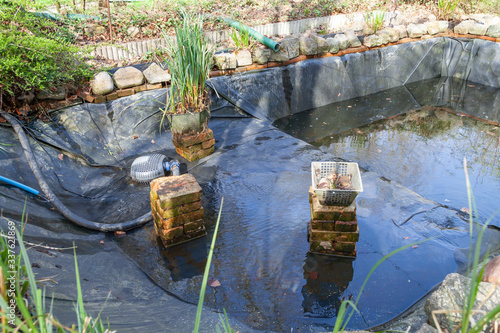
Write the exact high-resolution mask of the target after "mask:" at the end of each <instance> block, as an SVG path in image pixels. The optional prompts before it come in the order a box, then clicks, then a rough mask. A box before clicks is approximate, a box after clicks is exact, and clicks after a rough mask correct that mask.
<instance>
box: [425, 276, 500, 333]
mask: <svg viewBox="0 0 500 333" xmlns="http://www.w3.org/2000/svg"><path fill="white" fill-rule="evenodd" d="M469 289H470V279H469V278H467V277H465V276H463V275H460V274H457V273H452V274H449V275H447V276H446V278H445V279H444V281H443V283H442V284H441V286H440V287H439V288H438V290H436V291H435V292H434V293H432V295H431V296H429V298H428V299H427V302H426V303H425V307H424V310H425V313H426V314H427V317H428V318H429V322H430V323H431V325H432V326H435V323H434V320H433V316H432V313H433V311H441V312H445V313H437V312H435V315H436V317H437V320H438V323H439V326H441V327H442V328H445V329H447V330H448V331H450V332H454V328H455V327H458V325H460V324H461V322H462V314H461V310H462V305H463V304H464V298H467V297H468V295H469V292H470V290H469ZM490 293H491V294H490ZM483 302H484V304H482V303H483ZM481 304H482V306H481V311H480V312H476V313H475V314H473V315H472V318H473V320H474V321H475V322H476V323H477V322H478V321H479V320H480V319H481V318H482V317H483V316H484V314H485V313H487V312H489V311H491V310H492V309H493V308H494V307H495V306H497V305H498V304H500V288H498V287H496V288H495V285H494V284H492V283H487V282H481V283H480V284H479V288H478V292H477V296H476V299H475V301H474V309H478V308H479V306H480V305H481Z"/></svg>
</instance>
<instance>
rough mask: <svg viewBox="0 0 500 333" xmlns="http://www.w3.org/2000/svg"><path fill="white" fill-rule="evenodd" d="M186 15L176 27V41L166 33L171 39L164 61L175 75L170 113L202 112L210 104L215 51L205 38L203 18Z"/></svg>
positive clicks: (168, 108)
mask: <svg viewBox="0 0 500 333" xmlns="http://www.w3.org/2000/svg"><path fill="white" fill-rule="evenodd" d="M182 16H183V20H181V21H180V22H177V23H176V25H175V27H174V30H175V39H174V40H171V39H170V38H169V37H168V36H167V34H166V33H165V32H163V35H164V37H165V39H166V40H167V50H166V52H167V54H166V57H165V58H164V61H165V62H166V63H167V66H168V69H169V70H170V75H171V76H172V79H171V84H172V89H171V92H170V96H169V97H167V107H166V109H165V112H166V113H188V112H199V111H202V110H203V109H204V108H205V107H206V106H207V104H208V97H207V92H206V89H205V81H206V80H207V79H208V74H209V71H210V62H211V61H212V57H213V53H214V52H213V49H212V48H211V47H210V46H209V45H208V43H207V41H206V40H205V38H204V36H203V21H202V18H201V16H200V15H193V14H188V13H187V12H185V11H183V12H182Z"/></svg>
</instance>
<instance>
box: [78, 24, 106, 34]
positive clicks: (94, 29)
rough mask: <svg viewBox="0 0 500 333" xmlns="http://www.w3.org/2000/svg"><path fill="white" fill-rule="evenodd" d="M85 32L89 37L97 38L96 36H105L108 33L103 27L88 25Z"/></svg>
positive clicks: (84, 29)
mask: <svg viewBox="0 0 500 333" xmlns="http://www.w3.org/2000/svg"><path fill="white" fill-rule="evenodd" d="M83 31H85V33H86V34H87V35H90V36H95V35H102V34H105V33H106V28H105V27H103V26H100V25H99V24H95V23H88V24H87V25H86V26H85V28H83Z"/></svg>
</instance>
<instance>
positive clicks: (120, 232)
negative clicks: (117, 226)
mask: <svg viewBox="0 0 500 333" xmlns="http://www.w3.org/2000/svg"><path fill="white" fill-rule="evenodd" d="M125 235H127V233H126V232H125V231H115V236H116V237H123V236H125Z"/></svg>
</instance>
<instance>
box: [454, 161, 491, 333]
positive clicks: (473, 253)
mask: <svg viewBox="0 0 500 333" xmlns="http://www.w3.org/2000/svg"><path fill="white" fill-rule="evenodd" d="M464 172H465V183H466V186H467V197H468V199H469V212H470V214H469V237H470V244H471V247H470V249H469V260H468V272H467V275H468V276H469V277H470V285H469V294H468V295H467V297H464V304H463V306H462V325H461V326H460V332H461V333H467V332H471V333H479V332H481V331H483V329H484V326H485V325H486V324H488V322H490V321H491V320H493V318H495V317H497V316H498V314H499V313H500V304H499V305H497V306H496V307H495V308H494V309H493V310H491V311H490V312H488V313H487V314H486V315H485V316H484V317H483V318H482V319H481V320H479V321H478V322H477V323H476V324H475V325H474V324H473V323H471V317H472V314H473V311H474V310H475V309H474V302H475V300H476V296H477V292H478V290H479V283H480V282H481V278H482V276H483V272H484V267H485V265H486V260H487V259H488V254H489V251H487V252H486V255H485V256H484V259H483V260H482V261H481V260H480V256H481V243H482V239H483V235H484V232H485V231H486V228H487V227H488V224H489V223H490V222H491V220H492V219H493V218H494V217H495V215H496V214H497V213H498V211H500V209H499V210H497V212H496V214H493V215H492V216H491V217H490V218H489V219H488V220H487V221H486V223H484V224H483V225H481V226H480V227H477V228H478V231H477V241H476V246H475V247H473V245H472V244H473V238H472V237H473V234H474V227H475V223H474V219H473V216H474V215H476V216H478V212H477V207H476V202H475V199H474V196H473V194H472V187H471V185H470V181H469V173H468V171H467V159H465V158H464Z"/></svg>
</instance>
